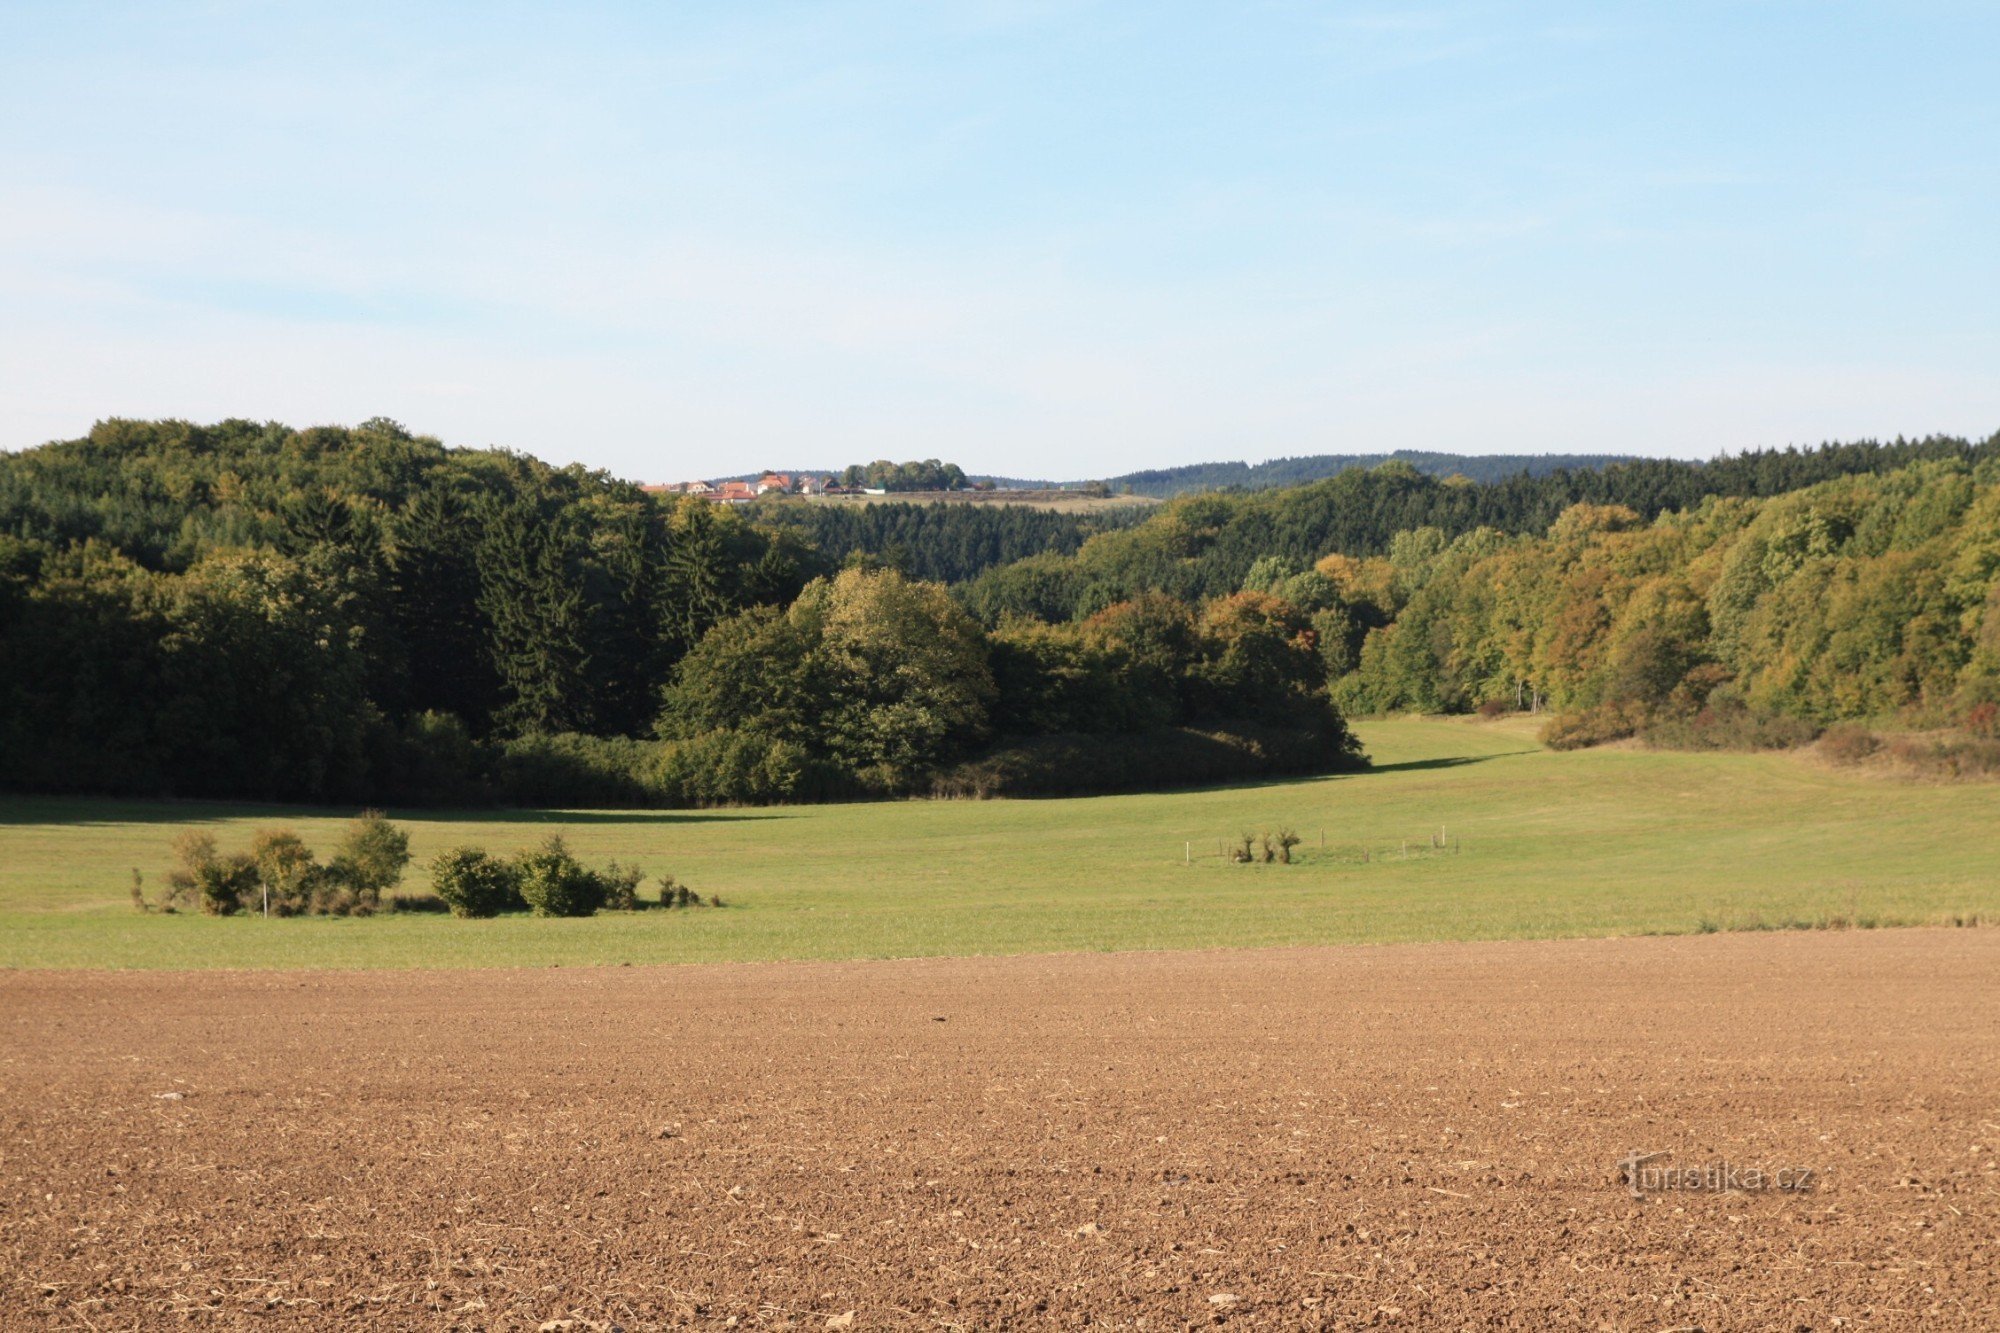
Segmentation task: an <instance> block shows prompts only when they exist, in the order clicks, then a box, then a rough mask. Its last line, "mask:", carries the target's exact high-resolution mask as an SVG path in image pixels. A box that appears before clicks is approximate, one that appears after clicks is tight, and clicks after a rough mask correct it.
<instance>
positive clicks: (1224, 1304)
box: [1208, 1291, 1236, 1310]
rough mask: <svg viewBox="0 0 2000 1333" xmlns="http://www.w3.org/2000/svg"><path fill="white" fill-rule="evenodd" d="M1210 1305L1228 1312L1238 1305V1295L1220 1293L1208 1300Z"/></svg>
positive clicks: (1229, 1292)
mask: <svg viewBox="0 0 2000 1333" xmlns="http://www.w3.org/2000/svg"><path fill="white" fill-rule="evenodd" d="M1208 1303H1209V1304H1210V1305H1213V1306H1216V1307H1218V1308H1220V1309H1224V1310H1227V1309H1229V1308H1230V1307H1231V1306H1233V1305H1235V1304H1236V1293H1235V1292H1233V1291H1218V1292H1216V1293H1215V1294H1214V1295H1213V1296H1210V1297H1209V1298H1208Z"/></svg>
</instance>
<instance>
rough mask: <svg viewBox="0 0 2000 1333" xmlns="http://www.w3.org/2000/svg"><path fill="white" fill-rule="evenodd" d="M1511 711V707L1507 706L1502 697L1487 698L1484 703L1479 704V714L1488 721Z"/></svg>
mask: <svg viewBox="0 0 2000 1333" xmlns="http://www.w3.org/2000/svg"><path fill="white" fill-rule="evenodd" d="M1512 711H1513V710H1512V709H1510V708H1508V707H1507V703H1506V701H1505V700H1504V699H1488V700H1487V701H1486V702H1485V703H1483V704H1481V705H1479V716H1481V717H1483V718H1485V719H1486V720H1487V721H1489V722H1490V721H1492V720H1493V719H1494V718H1496V717H1505V716H1507V714H1508V713H1510V712H1512Z"/></svg>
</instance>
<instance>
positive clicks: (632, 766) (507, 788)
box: [494, 732, 677, 808]
mask: <svg viewBox="0 0 2000 1333" xmlns="http://www.w3.org/2000/svg"><path fill="white" fill-rule="evenodd" d="M662 748H663V747H662V746H661V745H660V744H659V743H658V742H656V741H637V740H631V739H629V738H627V737H622V736H612V737H605V736H586V735H582V734H580V733H576V732H563V733H560V734H556V735H543V734H536V735H529V736H518V737H515V738H514V739H512V740H509V741H503V742H500V743H499V754H498V759H497V762H496V764H495V769H494V786H495V789H496V795H497V796H498V797H499V799H500V800H501V801H503V802H505V803H507V804H509V805H526V806H549V805H560V806H571V807H575V806H603V807H624V808H630V807H634V806H637V807H653V806H665V805H674V804H677V802H676V801H675V800H674V799H673V793H672V792H671V791H668V790H665V789H662V788H661V787H659V786H658V785H656V783H655V782H654V781H653V780H652V778H653V773H654V770H655V769H656V768H657V765H658V762H659V756H660V752H661V750H662Z"/></svg>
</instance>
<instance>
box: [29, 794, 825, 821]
mask: <svg viewBox="0 0 2000 1333" xmlns="http://www.w3.org/2000/svg"><path fill="white" fill-rule="evenodd" d="M361 810H362V807H361V806H359V805H336V806H329V805H271V804H252V803H249V802H240V801H189V800H174V799H166V798H163V799H159V800H134V799H132V798H131V797H113V796H106V797H91V796H22V795H5V796H0V826H5V825H32V824H60V825H68V826H72V827H82V828H90V827H109V826H111V825H116V824H212V823H217V822H220V821H222V820H225V819H267V820H272V821H274V822H278V823H282V822H284V821H286V820H294V819H352V818H353V817H354V816H355V815H357V814H359V813H360V812H361ZM382 812H383V813H384V814H386V815H387V816H388V817H389V818H390V819H392V820H396V821H398V822H400V823H405V824H464V823H476V824H542V825H563V826H577V825H591V824H654V825H669V824H718V823H734V822H737V821H740V820H745V819H790V818H793V816H792V815H790V814H786V813H782V812H781V811H780V810H778V809H774V808H770V807H763V808H759V809H755V810H749V809H730V810H518V809H491V808H483V807H479V806H468V807H465V808H462V809H447V808H435V807H426V808H424V809H419V810H404V809H399V808H397V807H395V806H387V807H382Z"/></svg>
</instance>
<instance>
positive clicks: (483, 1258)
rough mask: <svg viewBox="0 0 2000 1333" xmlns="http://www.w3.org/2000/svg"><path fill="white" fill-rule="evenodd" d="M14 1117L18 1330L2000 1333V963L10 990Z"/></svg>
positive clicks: (2, 1104) (3, 989) (0, 1156)
mask: <svg viewBox="0 0 2000 1333" xmlns="http://www.w3.org/2000/svg"><path fill="white" fill-rule="evenodd" d="M0 1079H3V1080H4V1084H0V1186H4V1190H3V1191H0V1327H4V1328H6V1329H16V1328H33V1327H43V1326H49V1327H73V1328H79V1329H85V1328H90V1329H99V1330H110V1329H129V1328H169V1327H171V1328H183V1327H186V1328H210V1327H224V1328H236V1327H293V1326H296V1327H312V1328H331V1329H347V1328H354V1329H363V1328H366V1329H382V1328H404V1327H414V1328H449V1327H463V1328H529V1329H536V1328H541V1327H544V1326H545V1325H549V1321H563V1320H569V1321H574V1322H572V1323H569V1324H564V1323H561V1322H557V1323H554V1324H553V1325H551V1326H552V1327H554V1328H565V1327H568V1328H575V1329H584V1328H589V1327H593V1326H605V1327H608V1326H610V1325H618V1326H621V1327H623V1328H626V1329H630V1330H637V1329H643V1328H654V1327H682V1326H690V1327H704V1328H707V1327H737V1328H759V1327H801V1328H812V1329H819V1328H826V1327H835V1328H839V1327H852V1328H856V1329H863V1328H884V1327H897V1328H944V1327H963V1328H992V1327H1002V1326H1010V1325H1013V1326H1019V1325H1026V1324H1044V1323H1046V1324H1050V1325H1056V1326H1083V1325H1105V1326H1130V1327H1146V1328H1154V1329H1163V1328H1183V1327H1188V1326H1193V1325H1209V1324H1212V1323H1216V1322H1221V1323H1224V1324H1233V1325H1236V1326H1239V1327H1284V1328H1296V1327H1348V1326H1354V1325H1365V1326H1386V1327H1413V1328H1470V1327H1477V1328H1521V1329H1544V1328H1589V1329H1596V1328H1613V1329H1655V1330H1662V1329H1673V1328H1680V1329H1694V1328H1701V1329H1733V1328H1745V1329H1749V1328H1756V1329H1770V1328H1782V1329H1833V1328H1840V1327H1845V1328H1918V1327H1923V1328H1993V1327H2000V1248H1996V1244H2000V1168H1996V1165H1995V1161H1996V1154H2000V931H1993V930H1989V929H1962V930H1906V931H1873V932H1861V931H1857V932H1838V933H1836V932H1823V933H1800V934H1754V935H1711V936H1697V937H1684V938H1667V939H1611V940H1581V941H1563V942H1553V943H1502V944H1451V945H1435V944H1430V945H1406V946H1383V947H1354V948H1313V949H1287V950H1267V951H1244V952H1227V953H1220V952H1208V953H1172V954H1120V955H1053V956H1030V957H1014V958H996V959H920V960H907V961H895V962H855V963H773V964H735V965H717V966H698V967H669V968H640V967H634V968H599V969H574V968H564V969H540V970H511V971H483V972H482V971H473V972H428V973H426V972H398V973H380V972H376V973H368V972H350V973H290V974H287V973H228V972H208V973H199V974H188V973H158V972H154V973H116V974H114V973H82V972H15V973H7V974H0ZM1634 1153H1660V1154H1666V1155H1665V1156H1660V1157H1655V1158H1651V1159H1650V1160H1648V1161H1647V1162H1646V1163H1644V1165H1643V1167H1642V1168H1641V1169H1640V1171H1639V1173H1638V1174H1639V1183H1640V1184H1641V1185H1643V1186H1645V1187H1644V1188H1641V1189H1640V1190H1639V1193H1640V1194H1641V1195H1643V1196H1644V1197H1635V1193H1634V1190H1633V1188H1632V1185H1631V1183H1630V1182H1628V1180H1627V1179H1625V1178H1624V1177H1625V1175H1626V1174H1627V1173H1625V1172H1623V1171H1622V1170H1621V1167H1620V1165H1619V1164H1620V1162H1621V1160H1623V1159H1626V1158H1627V1157H1628V1156H1629V1155H1631V1154H1634ZM1711 1166H1714V1167H1716V1168H1717V1169H1718V1171H1719V1172H1720V1171H1725V1170H1726V1171H1728V1172H1733V1173H1734V1175H1733V1176H1725V1177H1724V1178H1723V1179H1722V1180H1721V1181H1719V1182H1717V1183H1721V1184H1724V1185H1731V1184H1733V1185H1734V1188H1705V1187H1703V1186H1705V1185H1707V1184H1708V1183H1709V1182H1708V1180H1707V1177H1706V1176H1705V1175H1703V1176H1699V1177H1696V1176H1695V1172H1694V1170H1693V1169H1695V1168H1700V1169H1703V1170H1706V1168H1709V1167H1711ZM1679 1169H1688V1170H1687V1174H1685V1175H1682V1176H1680V1177H1678V1178H1676V1177H1674V1176H1673V1175H1672V1174H1671V1172H1672V1171H1673V1170H1679ZM1780 1171H1784V1172H1786V1173H1787V1175H1786V1176H1785V1177H1784V1179H1785V1181H1786V1183H1787V1184H1788V1185H1791V1186H1800V1185H1801V1183H1802V1185H1803V1187H1794V1188H1785V1189H1780V1188H1777V1187H1776V1184H1777V1173H1778V1172H1780ZM1801 1171H1804V1172H1810V1173H1811V1175H1810V1176H1809V1177H1806V1178H1805V1179H1804V1180H1803V1182H1801V1179H1800V1177H1799V1175H1798V1173H1799V1172H1801ZM1751 1172H1763V1173H1765V1176H1764V1178H1763V1179H1762V1180H1761V1181H1759V1180H1754V1179H1753V1177H1752V1176H1751V1175H1750V1173H1751ZM1676 1186H1679V1187H1676ZM1754 1186H1761V1187H1754ZM1843 1321H1844V1322H1843Z"/></svg>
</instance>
